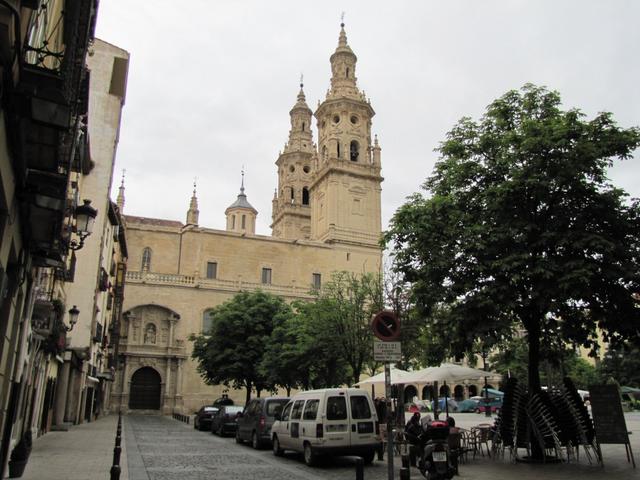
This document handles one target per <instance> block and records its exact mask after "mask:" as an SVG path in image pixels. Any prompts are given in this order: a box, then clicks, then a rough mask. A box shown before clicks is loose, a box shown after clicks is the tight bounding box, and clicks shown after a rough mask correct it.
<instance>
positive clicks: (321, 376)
mask: <svg viewBox="0 0 640 480" xmlns="http://www.w3.org/2000/svg"><path fill="white" fill-rule="evenodd" d="M292 306H293V310H294V311H292V312H290V313H288V314H287V315H280V316H278V317H277V318H276V319H275V320H276V321H275V327H274V329H273V332H272V334H271V338H270V339H269V342H268V345H267V347H266V350H265V354H264V357H263V360H262V364H261V369H262V372H263V374H264V376H265V377H266V378H267V380H268V382H269V383H272V384H274V385H277V386H281V387H283V388H285V389H286V390H287V394H288V395H289V394H290V392H291V389H292V388H298V387H300V388H302V389H304V390H308V389H310V388H325V387H334V386H339V385H342V384H343V383H345V382H346V380H347V378H348V377H347V373H348V367H347V365H346V363H345V361H344V360H343V358H342V357H341V355H340V351H339V348H338V344H337V342H336V341H335V338H334V337H333V335H332V333H331V331H329V330H328V329H327V328H325V325H326V324H327V322H328V321H329V319H328V318H325V317H326V316H327V315H328V314H329V313H330V312H327V311H326V310H324V309H322V306H321V305H320V304H318V303H317V302H311V303H307V302H296V303H294V304H293V305H292ZM294 312H295V313H294Z"/></svg>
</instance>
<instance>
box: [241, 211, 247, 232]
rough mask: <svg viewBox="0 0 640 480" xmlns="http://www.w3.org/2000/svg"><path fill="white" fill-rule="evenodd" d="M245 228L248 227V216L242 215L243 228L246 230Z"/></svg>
mask: <svg viewBox="0 0 640 480" xmlns="http://www.w3.org/2000/svg"><path fill="white" fill-rule="evenodd" d="M245 228H247V216H246V215H242V229H243V230H244V229H245Z"/></svg>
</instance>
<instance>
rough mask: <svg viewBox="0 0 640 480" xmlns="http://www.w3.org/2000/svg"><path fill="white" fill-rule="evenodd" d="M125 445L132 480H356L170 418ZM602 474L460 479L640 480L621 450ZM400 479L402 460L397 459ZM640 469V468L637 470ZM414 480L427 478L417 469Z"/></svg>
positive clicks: (549, 470) (635, 443)
mask: <svg viewBox="0 0 640 480" xmlns="http://www.w3.org/2000/svg"><path fill="white" fill-rule="evenodd" d="M456 420H457V421H458V424H459V425H460V426H462V427H468V426H472V425H475V424H478V423H481V422H483V421H485V417H483V416H480V415H477V414H459V415H456ZM627 426H628V428H629V430H631V431H634V432H635V437H634V435H632V436H631V437H632V448H633V450H634V453H635V454H636V457H637V456H638V454H639V453H638V452H640V442H639V440H640V414H628V415H627ZM125 439H126V451H127V461H128V469H129V470H128V473H129V479H130V480H174V479H176V480H177V479H181V480H201V479H207V480H209V479H224V480H236V479H243V480H253V479H260V480H272V479H273V480H276V479H278V480H280V479H282V480H289V479H309V480H338V479H340V480H342V479H344V480H346V479H350V480H351V479H354V478H355V461H354V459H353V458H348V457H345V458H328V459H325V460H324V461H322V462H321V463H320V465H318V466H317V467H314V468H309V467H307V466H306V465H304V463H303V462H302V458H301V456H300V455H296V454H293V453H287V454H285V456H284V457H283V458H276V457H274V456H273V454H272V453H271V451H270V450H259V451H256V450H253V449H252V448H251V447H250V446H248V445H237V444H236V443H235V441H234V439H233V438H220V437H218V436H216V435H211V433H209V432H199V431H196V430H194V429H193V427H192V426H191V425H187V424H184V423H181V422H178V421H176V420H173V419H171V418H167V417H158V416H134V415H130V416H127V417H126V418H125ZM603 455H604V460H605V467H604V469H603V468H601V467H599V466H595V465H589V464H588V463H586V461H585V458H584V455H581V459H582V462H581V463H580V464H576V463H571V464H553V465H551V464H549V465H526V464H514V463H511V462H510V461H509V459H508V455H507V456H506V458H505V459H498V460H494V459H490V458H487V457H482V456H477V457H476V458H475V459H472V460H471V461H470V462H469V463H467V464H464V465H462V466H461V467H460V476H459V477H456V478H460V479H474V480H507V479H509V480H511V479H518V480H540V479H551V480H555V479H557V480H566V479H582V478H583V477H584V478H594V479H595V478H598V479H621V480H627V479H629V480H631V479H634V480H638V479H640V468H638V469H636V470H634V469H633V468H632V466H631V464H629V463H627V461H626V455H625V449H624V446H623V445H604V446H603ZM395 466H396V474H395V478H396V479H398V478H399V472H398V471H397V470H398V467H399V466H400V458H399V457H396V458H395ZM639 467H640V466H639ZM364 478H365V479H366V480H386V479H387V478H388V474H387V464H386V462H379V461H375V462H374V463H373V465H371V466H367V467H365V472H364ZM411 478H413V479H421V478H423V477H422V476H421V475H420V473H419V472H418V470H417V469H415V468H413V469H412V471H411Z"/></svg>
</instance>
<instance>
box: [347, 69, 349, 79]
mask: <svg viewBox="0 0 640 480" xmlns="http://www.w3.org/2000/svg"><path fill="white" fill-rule="evenodd" d="M347 78H349V67H347Z"/></svg>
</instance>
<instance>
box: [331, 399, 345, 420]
mask: <svg viewBox="0 0 640 480" xmlns="http://www.w3.org/2000/svg"><path fill="white" fill-rule="evenodd" d="M346 418H347V402H346V400H345V398H344V397H329V398H328V399H327V420H346Z"/></svg>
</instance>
